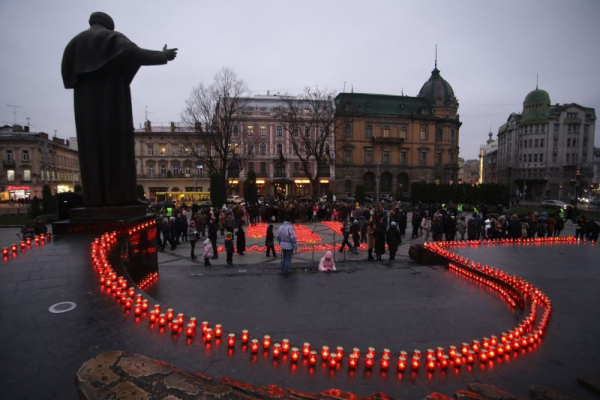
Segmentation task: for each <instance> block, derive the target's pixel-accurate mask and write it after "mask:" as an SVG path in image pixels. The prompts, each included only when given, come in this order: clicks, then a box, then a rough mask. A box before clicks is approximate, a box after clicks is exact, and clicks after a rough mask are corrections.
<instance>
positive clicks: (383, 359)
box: [379, 356, 390, 371]
mask: <svg viewBox="0 0 600 400" xmlns="http://www.w3.org/2000/svg"><path fill="white" fill-rule="evenodd" d="M389 366H390V358H389V357H388V356H382V357H381V360H380V361H379V367H380V368H381V370H382V371H387V369H388V368H389Z"/></svg>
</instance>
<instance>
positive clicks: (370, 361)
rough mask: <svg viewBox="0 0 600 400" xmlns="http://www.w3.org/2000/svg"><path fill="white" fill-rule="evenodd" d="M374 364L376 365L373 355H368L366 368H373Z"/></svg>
mask: <svg viewBox="0 0 600 400" xmlns="http://www.w3.org/2000/svg"><path fill="white" fill-rule="evenodd" d="M373 364H375V359H374V358H373V355H372V354H367V355H366V357H365V367H366V368H368V369H371V368H373Z"/></svg>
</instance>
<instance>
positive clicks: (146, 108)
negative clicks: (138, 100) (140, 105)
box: [145, 106, 152, 121]
mask: <svg viewBox="0 0 600 400" xmlns="http://www.w3.org/2000/svg"><path fill="white" fill-rule="evenodd" d="M145 113H146V121H148V114H152V113H149V112H148V106H146V111H145Z"/></svg>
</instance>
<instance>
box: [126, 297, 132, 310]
mask: <svg viewBox="0 0 600 400" xmlns="http://www.w3.org/2000/svg"><path fill="white" fill-rule="evenodd" d="M132 303H133V300H131V298H130V297H126V298H125V309H126V310H129V309H130V308H131V304H132Z"/></svg>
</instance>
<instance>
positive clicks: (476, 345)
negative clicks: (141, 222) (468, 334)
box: [471, 340, 481, 353]
mask: <svg viewBox="0 0 600 400" xmlns="http://www.w3.org/2000/svg"><path fill="white" fill-rule="evenodd" d="M471 348H472V349H473V351H474V352H475V353H477V352H478V351H479V350H481V344H480V343H479V340H473V345H472V346H471Z"/></svg>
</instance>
